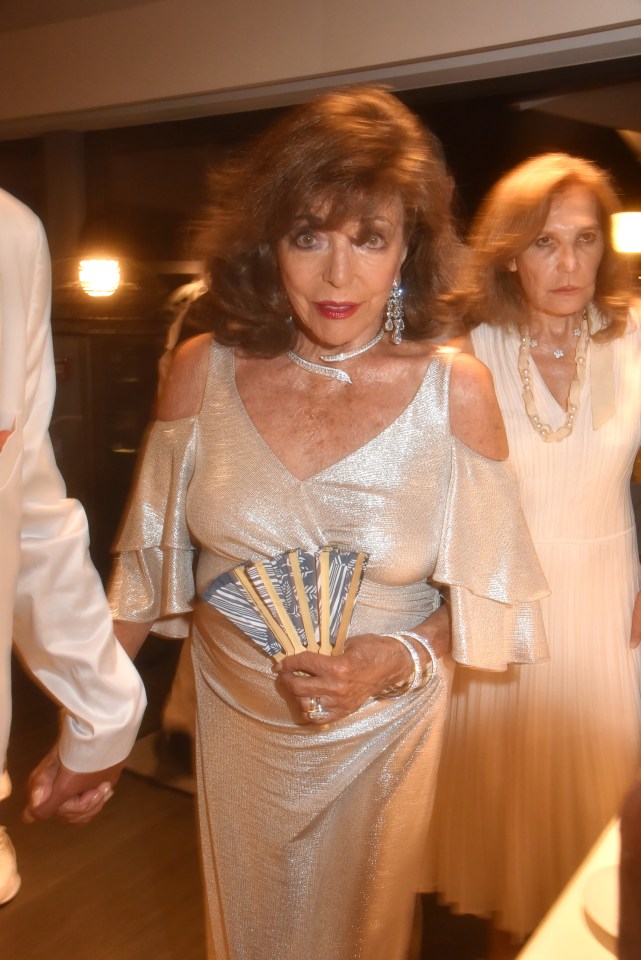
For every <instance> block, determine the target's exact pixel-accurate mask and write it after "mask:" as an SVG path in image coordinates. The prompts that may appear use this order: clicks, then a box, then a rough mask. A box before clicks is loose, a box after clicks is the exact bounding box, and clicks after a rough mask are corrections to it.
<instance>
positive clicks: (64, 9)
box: [0, 0, 158, 33]
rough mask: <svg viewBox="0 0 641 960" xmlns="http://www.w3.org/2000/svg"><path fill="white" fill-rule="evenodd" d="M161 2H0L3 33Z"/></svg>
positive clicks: (46, 0) (64, 0) (117, 0)
mask: <svg viewBox="0 0 641 960" xmlns="http://www.w3.org/2000/svg"><path fill="white" fill-rule="evenodd" d="M157 2H158V0H20V2H19V3H16V0H0V33H7V32H8V31H10V30H24V29H27V28H29V27H37V26H44V25H45V24H48V23H61V22H62V21H63V20H74V19H76V18H78V17H90V16H94V15H96V14H100V13H112V12H113V11H114V10H124V9H127V8H128V7H144V6H149V5H150V4H151V3H157Z"/></svg>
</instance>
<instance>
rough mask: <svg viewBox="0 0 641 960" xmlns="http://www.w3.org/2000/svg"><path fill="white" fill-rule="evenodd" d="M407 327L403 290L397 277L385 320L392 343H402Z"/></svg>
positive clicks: (388, 302)
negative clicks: (402, 336)
mask: <svg viewBox="0 0 641 960" xmlns="http://www.w3.org/2000/svg"><path fill="white" fill-rule="evenodd" d="M404 327H405V319H404V314H403V290H402V288H401V285H400V283H399V282H398V280H397V279H396V278H395V279H394V283H393V284H392V290H391V293H390V295H389V298H388V300H387V315H386V320H385V329H386V330H388V331H390V332H391V334H392V343H400V342H401V335H402V333H403V329H404Z"/></svg>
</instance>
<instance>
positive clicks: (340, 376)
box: [287, 327, 385, 383]
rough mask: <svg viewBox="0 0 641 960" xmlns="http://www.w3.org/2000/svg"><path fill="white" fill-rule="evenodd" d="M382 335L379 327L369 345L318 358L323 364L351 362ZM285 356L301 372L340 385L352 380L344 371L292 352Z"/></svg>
mask: <svg viewBox="0 0 641 960" xmlns="http://www.w3.org/2000/svg"><path fill="white" fill-rule="evenodd" d="M384 335H385V328H384V327H381V329H380V330H379V331H378V333H377V334H376V336H375V337H374V338H373V340H370V341H369V343H364V344H363V346H362V347H356V349H355V350H348V351H347V352H346V353H327V354H321V357H320V358H321V360H322V361H323V363H339V362H340V361H341V360H351V359H352V357H358V356H360V355H361V353H365V352H366V351H367V350H371V349H372V347H375V346H376V344H377V343H379V342H380V341H381V340H382V339H383V336H384ZM287 356H288V357H289V359H290V360H292V361H293V362H294V363H296V364H298V366H299V367H302V368H303V370H308V371H309V372H310V373H317V374H319V375H320V376H321V377H331V379H332V380H340V382H341V383H351V382H352V378H351V377H350V376H349V374H348V373H345V371H344V370H336V369H334V367H324V366H323V365H322V364H320V363H314V361H313V360H305V358H304V357H301V356H299V354H297V353H294V351H293V350H288V351H287Z"/></svg>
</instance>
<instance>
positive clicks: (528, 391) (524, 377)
mask: <svg viewBox="0 0 641 960" xmlns="http://www.w3.org/2000/svg"><path fill="white" fill-rule="evenodd" d="M534 342H535V341H533V340H531V339H530V335H529V334H528V333H527V331H523V332H522V333H521V339H520V342H519V356H518V368H519V374H520V377H521V382H522V384H523V402H524V404H525V412H526V413H527V415H528V417H529V420H530V423H531V424H532V426H533V427H534V429H535V430H536V432H537V433H538V434H539V436H540V437H541V439H542V440H544V441H545V443H553V442H555V441H558V440H563V439H564V438H565V437H569V436H570V434H571V433H572V430H573V429H574V420H575V417H576V414H577V411H578V409H579V402H580V399H581V389H582V387H583V384H584V383H585V361H586V357H587V354H588V345H589V343H590V330H589V327H588V318H587V312H586V313H584V314H583V317H582V318H581V327H580V330H579V339H578V342H577V345H576V354H575V358H574V359H575V364H576V369H575V374H574V377H573V379H572V383H571V384H570V389H569V391H568V404H567V412H566V415H565V421H564V423H563V426H561V427H559V429H558V430H552V427H551V426H550V424H549V423H543V421H542V420H541V418H540V416H539V411H538V410H537V408H536V403H535V401H534V394H533V393H532V384H531V381H530V347H531V346H532V344H533V343H534Z"/></svg>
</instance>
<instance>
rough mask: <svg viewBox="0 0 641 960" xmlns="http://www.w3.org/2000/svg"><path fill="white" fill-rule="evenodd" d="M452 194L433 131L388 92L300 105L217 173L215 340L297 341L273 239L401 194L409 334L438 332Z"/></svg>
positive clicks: (201, 240) (209, 241) (211, 259)
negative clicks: (315, 219)
mask: <svg viewBox="0 0 641 960" xmlns="http://www.w3.org/2000/svg"><path fill="white" fill-rule="evenodd" d="M450 193H451V186H450V184H449V183H448V181H447V174H446V170H445V167H444V164H443V161H442V159H441V157H440V154H439V151H438V148H437V145H436V143H435V139H434V138H433V137H432V135H431V134H430V133H429V132H428V131H427V130H426V129H425V128H424V127H423V126H422V125H421V123H420V121H419V120H418V118H417V117H415V116H414V114H413V113H412V112H411V111H410V110H408V109H407V108H406V107H405V106H404V105H403V104H402V103H401V102H400V101H399V100H398V99H397V98H396V97H394V96H392V95H391V94H389V93H387V92H386V91H384V90H382V89H379V88H377V87H352V88H348V89H344V90H339V91H335V92H332V93H328V94H325V95H324V96H321V97H319V98H318V99H316V100H314V101H313V102H311V103H307V104H305V105H303V106H301V107H298V108H296V109H294V110H293V111H291V112H290V113H288V114H286V115H285V116H284V117H283V118H282V119H281V120H279V121H277V122H276V124H275V125H274V126H273V127H271V129H269V130H268V131H267V133H265V134H263V135H262V136H261V137H259V138H258V139H257V140H256V141H255V142H254V143H253V145H252V147H251V148H250V149H249V150H248V151H247V152H246V153H245V154H244V155H243V156H241V157H240V158H239V159H237V160H235V161H232V162H229V163H227V164H224V165H223V166H221V167H220V168H219V169H216V170H214V171H213V173H212V174H211V196H212V201H211V203H210V205H209V207H208V208H207V210H206V211H205V222H204V223H203V224H202V226H201V230H200V234H199V236H198V240H197V248H196V252H197V253H198V254H199V255H200V256H201V257H202V258H204V259H205V261H206V264H207V270H208V273H209V279H210V290H209V294H208V296H207V297H206V298H204V302H203V304H201V309H202V307H204V308H205V310H206V312H207V314H209V317H208V320H209V325H210V326H211V328H212V329H213V330H214V333H215V335H216V338H217V339H218V340H219V341H220V342H221V343H225V344H229V345H239V346H242V347H243V348H244V349H246V350H247V351H249V352H251V353H254V354H259V355H265V356H269V355H275V354H277V353H280V352H282V351H284V350H286V349H288V348H289V347H291V346H292V345H293V341H294V339H295V329H294V328H293V325H292V324H291V323H288V322H287V321H288V317H289V315H290V314H291V307H290V305H289V302H288V300H287V297H286V295H285V292H284V290H283V287H282V284H281V281H280V276H279V271H278V264H277V259H276V245H277V243H278V241H279V240H281V239H282V238H283V237H284V236H285V235H286V234H287V233H289V231H290V230H291V229H292V228H293V227H294V224H295V220H296V218H297V217H300V216H301V214H302V215H305V214H310V213H312V212H314V213H318V211H319V210H321V211H322V226H323V228H326V229H333V228H336V227H338V226H340V225H341V224H342V223H344V222H345V221H346V220H347V219H352V218H353V219H357V220H364V221H366V220H367V219H368V218H369V217H371V216H372V215H373V214H374V213H375V210H376V206H377V204H380V202H381V200H383V201H387V200H389V199H391V198H394V197H398V198H399V199H400V201H401V203H402V205H403V210H404V230H405V240H406V243H407V245H408V252H407V256H406V258H405V261H404V263H403V266H402V270H401V284H402V287H403V290H404V292H405V303H404V306H405V333H404V335H405V336H407V337H408V338H409V339H419V338H422V337H428V336H433V335H434V334H435V333H436V332H437V330H438V329H439V323H438V319H439V318H438V310H439V304H438V299H439V296H440V295H441V294H442V293H443V292H444V291H445V290H446V289H447V288H448V287H449V285H450V282H451V276H450V271H451V270H452V267H453V265H454V262H455V258H456V253H457V252H458V242H457V240H456V237H455V234H454V231H453V228H452V222H451V217H450V210H449V197H450Z"/></svg>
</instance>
